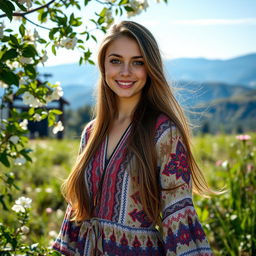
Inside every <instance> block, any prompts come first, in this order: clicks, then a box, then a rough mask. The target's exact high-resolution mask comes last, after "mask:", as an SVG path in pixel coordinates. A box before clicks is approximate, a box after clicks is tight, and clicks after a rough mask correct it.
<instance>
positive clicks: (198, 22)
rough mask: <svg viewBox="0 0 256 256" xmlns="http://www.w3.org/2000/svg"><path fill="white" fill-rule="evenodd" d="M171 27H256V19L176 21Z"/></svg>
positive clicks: (172, 22)
mask: <svg viewBox="0 0 256 256" xmlns="http://www.w3.org/2000/svg"><path fill="white" fill-rule="evenodd" d="M170 25H196V26H209V25H256V18H243V19H195V20H175V21H171V22H170Z"/></svg>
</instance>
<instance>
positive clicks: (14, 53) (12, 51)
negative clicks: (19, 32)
mask: <svg viewBox="0 0 256 256" xmlns="http://www.w3.org/2000/svg"><path fill="white" fill-rule="evenodd" d="M17 56H18V53H17V51H16V50H15V49H10V50H8V51H6V52H5V53H4V54H3V56H2V58H1V61H6V60H10V59H13V58H16V57H17Z"/></svg>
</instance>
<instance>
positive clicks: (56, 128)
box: [52, 121, 64, 134]
mask: <svg viewBox="0 0 256 256" xmlns="http://www.w3.org/2000/svg"><path fill="white" fill-rule="evenodd" d="M63 130H64V126H63V125H62V122H61V121H59V122H58V123H56V124H55V125H54V127H53V129H52V132H53V133H54V134H56V133H58V132H61V131H63Z"/></svg>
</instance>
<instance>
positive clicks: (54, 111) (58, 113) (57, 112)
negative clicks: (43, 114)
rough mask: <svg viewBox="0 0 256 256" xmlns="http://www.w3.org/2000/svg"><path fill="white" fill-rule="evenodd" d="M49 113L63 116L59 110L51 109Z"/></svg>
mask: <svg viewBox="0 0 256 256" xmlns="http://www.w3.org/2000/svg"><path fill="white" fill-rule="evenodd" d="M49 113H53V114H56V115H61V114H62V111H60V110H59V109H51V110H50V111H49Z"/></svg>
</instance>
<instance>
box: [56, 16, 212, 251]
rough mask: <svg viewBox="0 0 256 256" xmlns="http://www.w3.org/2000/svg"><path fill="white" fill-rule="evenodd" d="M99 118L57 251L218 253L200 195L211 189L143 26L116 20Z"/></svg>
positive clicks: (104, 49)
mask: <svg viewBox="0 0 256 256" xmlns="http://www.w3.org/2000/svg"><path fill="white" fill-rule="evenodd" d="M98 65H99V69H100V78H99V84H98V98H97V103H96V114H95V119H94V120H93V121H92V122H90V123H89V124H88V125H87V126H86V127H85V129H84V132H83V134H82V139H81V150H80V154H79V157H78V160H77V162H76V164H75V166H74V168H73V170H72V172H71V174H70V175H69V177H68V179H67V181H66V182H65V185H64V195H65V198H66V200H67V202H68V207H67V211H66V215H65V219H64V222H63V224H62V227H61V231H60V234H59V236H58V238H57V239H56V241H55V243H54V245H53V248H54V249H56V250H58V251H59V252H61V253H62V254H64V255H75V256H78V255H84V256H85V255H88V256H91V255H154V256H155V255H180V256H181V255H204V256H207V255H212V253H211V249H210V247H209V245H208V242H207V239H206V236H205V233H204V231H203V229H202V226H201V225H200V223H199V221H198V217H197V214H196V212H195V209H194V206H193V202H192V183H193V190H194V191H195V192H198V193H201V194H207V193H209V192H211V191H210V189H209V188H208V186H207V184H206V182H205V180H204V177H203V175H202V173H201V172H200V170H199V168H198V166H197V165H196V163H195V160H194V158H193V155H192V153H191V149H190V142H189V128H188V125H187V122H186V118H185V116H184V114H183V111H182V109H181V107H180V106H179V104H178V103H177V101H176V100H175V98H174V96H173V94H172V92H171V90H170V87H169V85H168V83H167V81H166V79H165V76H164V72H163V64H162V60H161V56H160V53H159V48H158V46H157V43H156V41H155V39H154V37H153V35H152V34H151V33H150V31H149V30H147V29H146V28H145V27H143V26H142V25H140V24H138V23H135V22H131V21H123V22H121V23H119V24H117V25H113V26H112V27H111V29H110V30H109V32H108V34H107V35H106V37H105V39H104V40H103V43H102V45H101V47H100V50H99V55H98Z"/></svg>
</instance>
